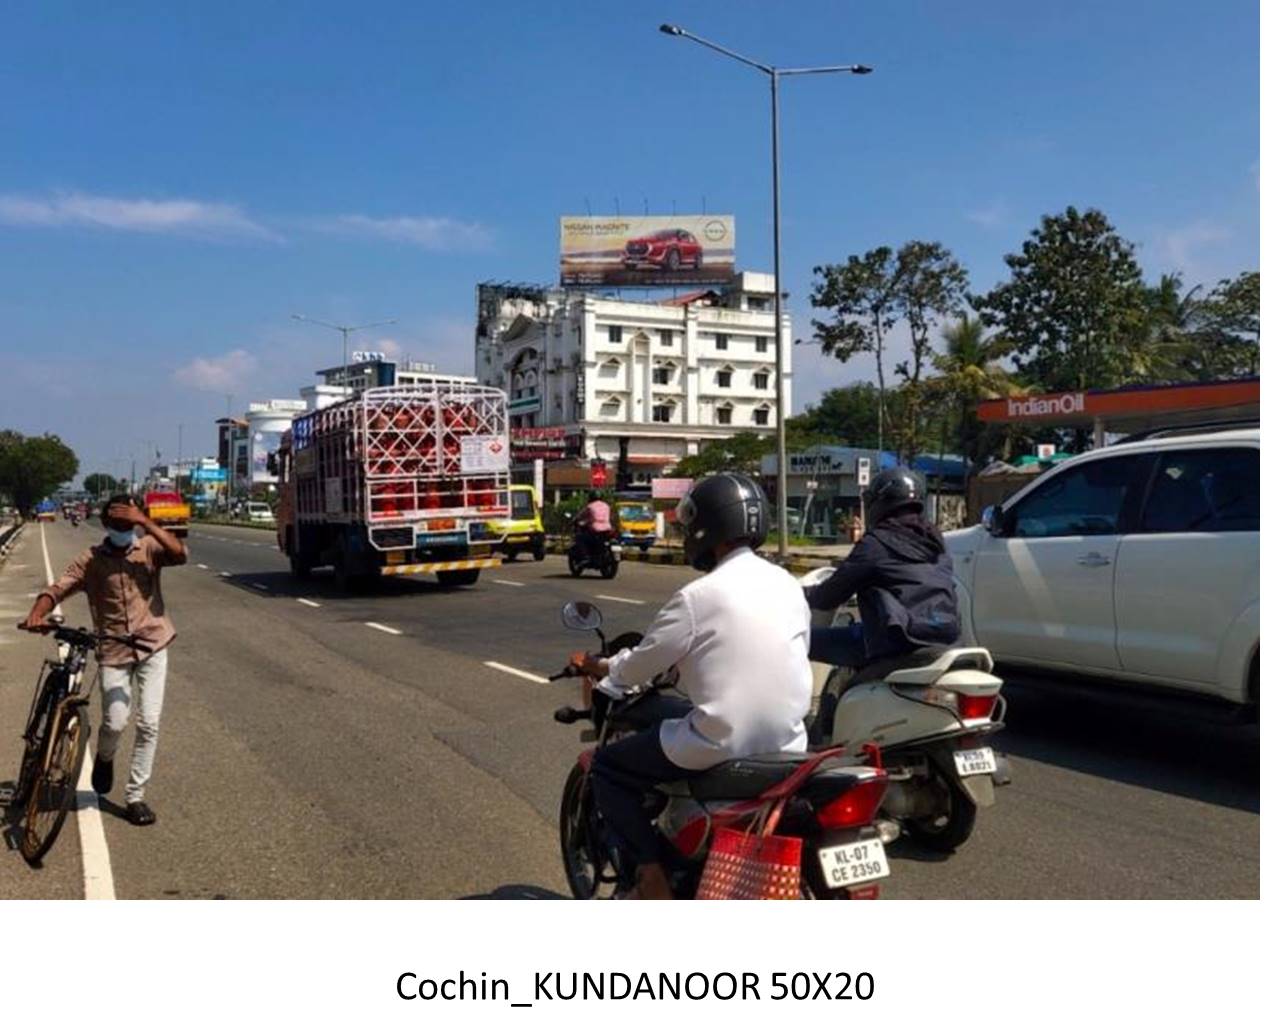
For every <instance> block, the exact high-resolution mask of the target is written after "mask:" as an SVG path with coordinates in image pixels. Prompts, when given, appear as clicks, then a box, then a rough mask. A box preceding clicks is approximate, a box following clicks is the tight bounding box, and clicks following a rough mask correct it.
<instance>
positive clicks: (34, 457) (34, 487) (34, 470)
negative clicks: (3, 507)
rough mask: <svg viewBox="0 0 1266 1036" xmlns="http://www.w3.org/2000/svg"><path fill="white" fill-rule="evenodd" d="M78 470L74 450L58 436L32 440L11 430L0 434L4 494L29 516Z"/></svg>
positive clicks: (0, 489) (0, 486)
mask: <svg viewBox="0 0 1266 1036" xmlns="http://www.w3.org/2000/svg"><path fill="white" fill-rule="evenodd" d="M78 470H79V460H78V458H77V457H76V456H75V453H74V451H73V450H72V449H71V448H70V447H69V446H67V445H66V444H65V443H64V442H62V441H61V439H59V438H57V436H55V435H41V436H38V437H31V438H28V437H26V436H24V435H22V434H21V433H19V432H15V431H11V430H8V429H6V430H4V431H0V492H3V493H5V494H7V495H8V496H9V497H10V498H11V499H12V500H13V506H14V507H16V508H17V509H18V510H19V511H20V512H21V513H23V514H26V513H28V512H29V511H30V510H31V508H32V507H34V506H35V504H37V503H38V502H39V501H40V500H42V499H44V497H46V496H48V495H49V494H50V493H52V492H54V491H55V490H56V489H57V488H58V486H60V485H62V483H64V482H69V481H70V480H71V479H72V478H74V477H75V473H76V472H77V471H78Z"/></svg>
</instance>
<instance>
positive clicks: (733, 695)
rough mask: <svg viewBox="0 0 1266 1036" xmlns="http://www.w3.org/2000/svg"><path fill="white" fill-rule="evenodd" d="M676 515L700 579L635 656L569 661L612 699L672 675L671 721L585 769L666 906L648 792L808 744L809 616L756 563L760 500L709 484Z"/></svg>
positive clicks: (642, 875)
mask: <svg viewBox="0 0 1266 1036" xmlns="http://www.w3.org/2000/svg"><path fill="white" fill-rule="evenodd" d="M677 517H678V521H679V522H680V523H681V525H682V527H683V529H684V533H685V544H686V548H685V549H686V559H687V560H688V561H689V562H690V563H691V564H692V565H693V566H694V567H695V568H696V569H698V570H699V571H701V572H705V573H707V574H706V575H704V576H703V577H702V578H699V579H696V580H695V581H694V582H693V583H690V584H688V585H687V586H685V587H683V588H682V589H681V590H679V591H677V593H676V594H674V595H673V596H672V598H671V599H670V600H669V601H668V603H667V604H666V605H664V607H663V609H662V610H661V611H660V613H659V615H658V616H657V617H656V618H655V621H654V622H653V623H652V624H651V626H650V628H649V629H648V630H647V631H646V637H645V639H644V640H643V641H642V642H641V644H640V645H639V646H637V647H635V648H633V649H631V650H625V651H620V652H618V653H617V654H615V655H614V656H612V657H611V658H610V659H603V658H596V657H594V656H583V657H581V658H576V659H573V663H574V664H577V665H578V666H579V667H580V668H581V669H582V670H583V671H584V672H585V673H586V674H588V675H589V676H592V677H595V678H602V682H601V683H599V685H598V689H599V690H600V691H604V692H606V693H608V694H610V695H611V696H613V697H620V696H622V694H623V693H624V692H625V690H626V689H627V688H629V687H631V686H634V685H637V684H643V683H647V682H648V681H650V680H651V679H652V678H653V677H655V676H656V675H658V674H660V673H663V672H665V671H667V670H669V669H671V668H673V667H676V669H677V672H678V688H679V689H680V690H682V691H684V692H685V693H686V694H687V695H688V696H689V698H690V703H689V706H688V707H684V708H683V710H682V715H681V716H680V717H678V718H669V719H664V720H663V721H662V722H660V724H659V725H658V726H656V727H652V728H651V729H649V730H644V731H641V732H639V733H637V734H633V735H630V736H629V737H623V738H620V739H619V740H616V741H611V742H609V743H608V744H606V745H604V746H603V747H602V748H601V749H599V750H598V753H597V755H596V756H595V757H594V760H593V768H592V770H591V771H590V779H591V780H592V781H593V791H594V796H595V798H596V801H597V803H598V806H599V808H600V809H601V811H602V815H603V817H604V818H605V819H606V821H607V823H608V825H609V828H610V830H611V832H612V834H613V835H614V837H615V838H616V840H617V842H618V843H619V845H620V847H621V849H622V850H623V851H624V852H626V853H627V854H628V855H629V857H630V858H631V859H632V861H633V862H634V863H635V864H636V866H637V887H636V889H635V891H634V892H633V893H632V898H638V899H667V898H671V896H672V890H671V888H670V886H669V883H668V877H667V875H666V873H665V871H664V868H663V866H662V864H661V862H660V860H659V841H658V839H657V836H656V833H655V829H654V827H653V825H652V823H651V819H650V817H648V816H647V814H646V812H645V800H646V793H647V792H648V791H649V790H650V789H651V788H653V787H655V786H656V785H658V784H663V783H666V782H669V781H676V780H682V779H685V778H688V777H689V776H690V775H691V774H693V773H695V772H697V771H699V770H706V769H708V768H710V767H712V766H716V765H717V764H718V763H723V762H725V761H726V760H728V759H734V758H737V757H740V756H747V755H757V754H759V753H762V752H779V751H788V752H796V751H803V750H804V749H805V747H806V744H807V737H806V733H805V727H804V715H805V713H806V712H808V710H809V703H810V696H811V693H812V684H813V675H812V672H811V670H810V668H809V658H808V640H809V608H808V605H807V604H806V603H805V600H804V597H803V595H802V594H801V592H800V587H799V585H798V584H797V583H796V581H795V579H794V578H793V577H792V576H791V575H789V574H788V573H787V572H785V571H784V570H783V569H781V568H779V567H778V566H776V565H772V564H770V563H769V562H768V561H765V560H764V559H762V558H760V557H758V556H757V555H756V554H755V553H754V549H755V548H756V547H759V546H760V545H761V544H762V543H763V542H764V540H765V537H766V535H767V534H768V532H769V504H768V502H767V501H766V500H765V494H764V493H762V492H761V489H760V487H759V486H758V485H756V483H755V482H753V481H752V480H751V479H749V478H747V477H746V476H744V475H713V476H710V477H708V478H705V479H703V480H702V481H700V482H698V483H697V484H696V485H695V486H694V487H692V488H691V489H690V491H689V492H688V493H687V494H686V495H685V496H684V497H682V499H681V502H680V503H679V504H678V507H677ZM683 705H684V703H683Z"/></svg>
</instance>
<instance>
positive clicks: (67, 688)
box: [10, 626, 144, 865]
mask: <svg viewBox="0 0 1266 1036" xmlns="http://www.w3.org/2000/svg"><path fill="white" fill-rule="evenodd" d="M52 637H53V639H54V640H56V641H59V642H60V643H63V644H66V645H68V646H69V648H70V650H69V651H68V652H67V654H66V657H65V658H64V659H58V660H56V661H54V660H52V659H46V660H45V662H44V665H43V667H42V668H41V670H40V679H39V681H38V682H37V683H36V692H35V697H34V698H33V699H32V700H31V711H30V714H29V715H28V717H27V721H26V727H25V729H24V731H23V734H22V740H23V741H25V742H26V747H25V749H24V750H23V752H22V762H21V764H20V766H19V769H18V780H17V787H16V788H15V789H14V792H13V796H12V799H11V800H10V805H11V806H12V807H14V808H16V809H20V810H22V825H21V826H22V841H21V843H20V845H19V850H20V851H21V853H22V858H23V859H24V860H26V862H27V863H29V864H32V865H34V864H36V863H39V861H40V860H42V859H43V858H44V856H45V855H47V853H48V851H49V850H50V849H52V847H53V843H54V842H56V841H57V836H58V834H60V833H61V829H62V825H63V824H64V823H65V822H66V814H67V812H69V810H70V806H71V803H72V802H73V801H74V799H75V791H76V787H77V785H78V784H79V771H80V770H81V769H82V768H83V762H84V753H85V751H86V750H87V747H88V735H89V733H90V732H91V729H92V728H91V726H90V724H89V723H88V694H87V693H81V688H82V686H83V676H84V670H85V669H86V668H87V665H88V652H89V651H95V650H96V649H97V648H98V647H100V645H101V644H102V643H104V642H105V641H107V640H113V641H116V642H118V643H120V644H126V645H127V646H128V647H131V648H134V649H141V650H144V647H143V645H142V644H140V642H139V641H137V639H136V638H135V637H134V636H131V637H119V636H115V635H113V634H108V633H94V632H92V631H91V630H88V629H83V628H79V629H72V628H69V627H65V626H55V627H53V630H52Z"/></svg>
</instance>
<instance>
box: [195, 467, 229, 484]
mask: <svg viewBox="0 0 1266 1036" xmlns="http://www.w3.org/2000/svg"><path fill="white" fill-rule="evenodd" d="M189 477H190V478H191V479H193V480H194V481H195V482H225V481H227V480H228V477H229V473H228V469H226V468H195V469H194V470H193V471H192V472H190V473H189Z"/></svg>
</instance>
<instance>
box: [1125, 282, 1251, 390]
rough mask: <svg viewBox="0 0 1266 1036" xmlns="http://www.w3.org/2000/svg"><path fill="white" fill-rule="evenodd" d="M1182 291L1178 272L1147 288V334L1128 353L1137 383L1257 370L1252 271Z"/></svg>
mask: <svg viewBox="0 0 1266 1036" xmlns="http://www.w3.org/2000/svg"><path fill="white" fill-rule="evenodd" d="M1201 291H1202V286H1201V285H1199V284H1197V285H1196V286H1195V287H1194V288H1192V289H1191V290H1190V291H1187V292H1184V291H1183V282H1182V275H1181V274H1179V273H1168V274H1165V275H1164V276H1162V277H1161V279H1160V282H1159V283H1158V284H1157V285H1156V286H1155V287H1150V288H1148V289H1147V305H1148V332H1147V336H1146V338H1145V339H1144V340H1143V341H1142V342H1140V343H1139V345H1138V347H1137V348H1136V350H1135V353H1134V355H1133V356H1132V362H1131V368H1130V373H1131V375H1132V376H1133V379H1132V380H1135V381H1137V382H1139V383H1151V382H1158V381H1190V380H1195V381H1214V380H1217V379H1219V378H1239V377H1247V376H1251V375H1254V374H1256V373H1257V370H1258V351H1259V344H1258V343H1259V334H1260V328H1259V317H1258V305H1259V301H1260V290H1259V277H1258V274H1257V272H1256V271H1253V272H1245V273H1241V274H1240V275H1239V276H1238V277H1236V278H1235V279H1234V280H1222V281H1219V282H1218V284H1217V286H1216V287H1215V288H1214V289H1213V291H1211V292H1209V293H1208V294H1207V295H1205V296H1203V297H1202V296H1201V294H1200V293H1201Z"/></svg>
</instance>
